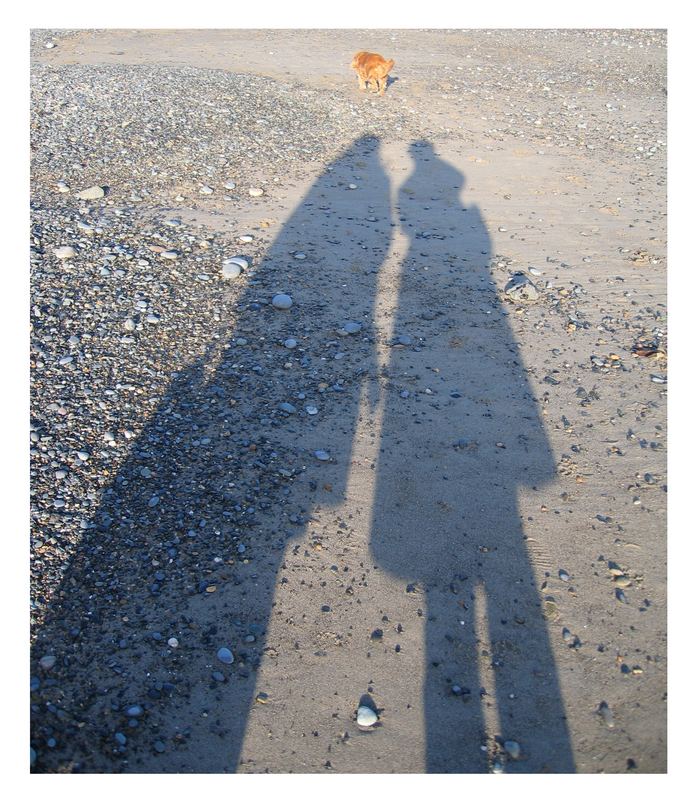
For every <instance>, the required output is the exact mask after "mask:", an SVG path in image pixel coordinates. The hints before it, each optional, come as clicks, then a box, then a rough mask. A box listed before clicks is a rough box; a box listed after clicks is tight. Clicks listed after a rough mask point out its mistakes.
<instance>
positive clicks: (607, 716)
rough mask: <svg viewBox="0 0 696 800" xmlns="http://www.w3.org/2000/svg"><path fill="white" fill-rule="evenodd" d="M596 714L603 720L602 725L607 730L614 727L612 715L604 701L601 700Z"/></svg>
mask: <svg viewBox="0 0 696 800" xmlns="http://www.w3.org/2000/svg"><path fill="white" fill-rule="evenodd" d="M597 713H598V714H599V716H600V717H601V718H602V719H603V720H604V724H605V725H606V726H607V728H613V727H614V715H613V713H612V711H611V709H610V708H609V706H608V704H607V703H605V702H604V700H602V702H601V703H600V704H599V708H598V709H597Z"/></svg>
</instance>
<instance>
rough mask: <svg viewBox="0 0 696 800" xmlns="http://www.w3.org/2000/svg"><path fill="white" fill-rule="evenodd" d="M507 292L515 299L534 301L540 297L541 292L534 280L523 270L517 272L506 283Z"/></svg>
mask: <svg viewBox="0 0 696 800" xmlns="http://www.w3.org/2000/svg"><path fill="white" fill-rule="evenodd" d="M504 291H505V294H506V295H507V296H508V297H510V298H512V299H513V300H523V301H527V302H532V301H534V300H537V299H538V298H539V292H538V290H537V288H536V286H535V285H534V284H533V283H532V281H531V280H530V279H529V278H528V277H527V276H526V275H525V274H524V273H522V272H516V273H515V274H514V275H513V276H512V277H511V278H510V280H509V281H508V282H507V283H506V284H505V289H504Z"/></svg>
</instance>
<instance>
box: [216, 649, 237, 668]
mask: <svg viewBox="0 0 696 800" xmlns="http://www.w3.org/2000/svg"><path fill="white" fill-rule="evenodd" d="M217 657H218V661H222V663H223V664H232V663H234V656H233V655H232V651H231V650H229V649H228V648H227V647H221V648H220V649H219V650H218V651H217Z"/></svg>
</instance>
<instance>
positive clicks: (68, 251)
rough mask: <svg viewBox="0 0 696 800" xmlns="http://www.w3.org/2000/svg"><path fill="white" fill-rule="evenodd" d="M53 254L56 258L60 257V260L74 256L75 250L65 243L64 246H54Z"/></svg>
mask: <svg viewBox="0 0 696 800" xmlns="http://www.w3.org/2000/svg"><path fill="white" fill-rule="evenodd" d="M53 255H55V257H56V258H60V259H61V261H64V260H65V259H66V258H75V256H76V255H77V252H76V251H75V248H74V247H70V246H69V245H65V246H64V247H56V249H55V250H54V251H53Z"/></svg>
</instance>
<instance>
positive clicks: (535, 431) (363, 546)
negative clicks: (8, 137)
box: [30, 30, 667, 772]
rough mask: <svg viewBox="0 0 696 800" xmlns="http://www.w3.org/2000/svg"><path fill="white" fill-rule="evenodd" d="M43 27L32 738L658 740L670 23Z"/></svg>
mask: <svg viewBox="0 0 696 800" xmlns="http://www.w3.org/2000/svg"><path fill="white" fill-rule="evenodd" d="M49 44H52V45H53V46H52V47H48V46H47V45H49ZM31 48H32V69H31V98H32V100H31V102H32V106H31V179H32V186H31V203H32V207H31V224H32V230H31V243H30V244H31V256H30V260H31V376H32V377H31V445H30V446H31V575H32V598H31V615H32V654H31V659H32V660H31V664H32V686H31V703H32V705H31V708H32V734H31V746H32V764H33V769H34V770H35V771H38V772H69V771H76V772H234V771H240V772H262V771H268V772H325V771H335V772H425V771H430V772H484V771H496V772H497V771H509V772H544V771H547V772H548V771H561V772H568V771H579V772H624V771H638V772H664V771H665V770H666V506H667V503H666V501H667V495H666V491H667V476H666V434H667V430H666V409H667V389H666V382H667V310H666V306H665V303H666V152H665V145H666V104H667V97H666V93H667V89H666V35H665V33H664V32H659V31H491V32H489V31H471V32H461V31H415V30H409V31H394V32H381V31H374V30H370V31H346V30H342V31H333V32H328V31H292V32H291V31H191V32H177V31H161V32H154V31H92V32H74V31H70V32H69V31H65V32H59V31H34V32H33V34H32V42H31ZM358 49H371V50H376V51H379V52H381V53H383V54H384V55H385V56H387V57H392V58H394V59H395V61H396V65H395V67H394V70H393V72H392V76H391V77H392V80H391V82H390V85H389V87H388V89H387V93H386V95H385V96H384V97H377V96H373V95H369V94H361V93H360V92H359V91H358V87H357V82H356V80H355V77H354V75H353V73H351V72H350V70H349V69H348V67H347V65H348V64H349V63H350V59H351V56H352V53H353V52H354V51H355V50H358ZM91 187H99V188H100V189H102V190H103V191H102V192H100V191H97V192H95V193H94V194H93V195H91V194H90V193H87V195H83V196H82V197H81V196H80V193H82V192H83V191H84V190H86V189H89V188H91ZM102 194H103V196H97V195H102ZM66 248H72V249H71V250H69V249H66ZM230 257H240V258H242V259H244V261H243V262H241V264H242V271H241V274H239V275H238V276H237V277H236V278H232V277H225V274H224V273H223V265H224V263H225V259H228V258H230ZM229 269H230V267H229V265H228V267H227V270H226V271H228V272H229ZM232 269H233V270H234V269H235V268H234V267H232ZM518 272H521V273H524V275H525V276H526V277H525V282H527V281H531V283H532V284H533V288H532V289H531V290H528V291H527V295H526V299H525V298H521V297H520V296H519V294H516V293H515V291H514V290H513V289H512V288H511V286H510V284H509V281H510V278H511V277H512V276H513V275H514V274H515V273H518ZM232 274H234V273H232ZM526 285H527V286H528V285H529V284H528V283H527V284H526ZM278 293H287V294H288V295H290V296H291V297H292V301H293V303H292V306H291V308H290V309H288V310H278V309H276V308H275V307H274V306H273V303H272V300H273V298H274V296H276V295H277V294H278ZM349 323H353V324H352V325H351V324H349ZM220 648H227V649H228V650H229V652H230V654H231V657H228V656H227V655H226V653H225V652H222V653H220V652H219V651H220ZM230 660H231V661H232V663H226V662H229V661H230ZM360 704H362V705H363V706H366V707H370V708H372V709H373V711H374V712H375V713H376V714H377V716H378V722H377V723H376V724H374V725H373V726H371V727H361V726H358V725H357V723H356V712H357V709H358V706H359V705H360Z"/></svg>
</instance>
